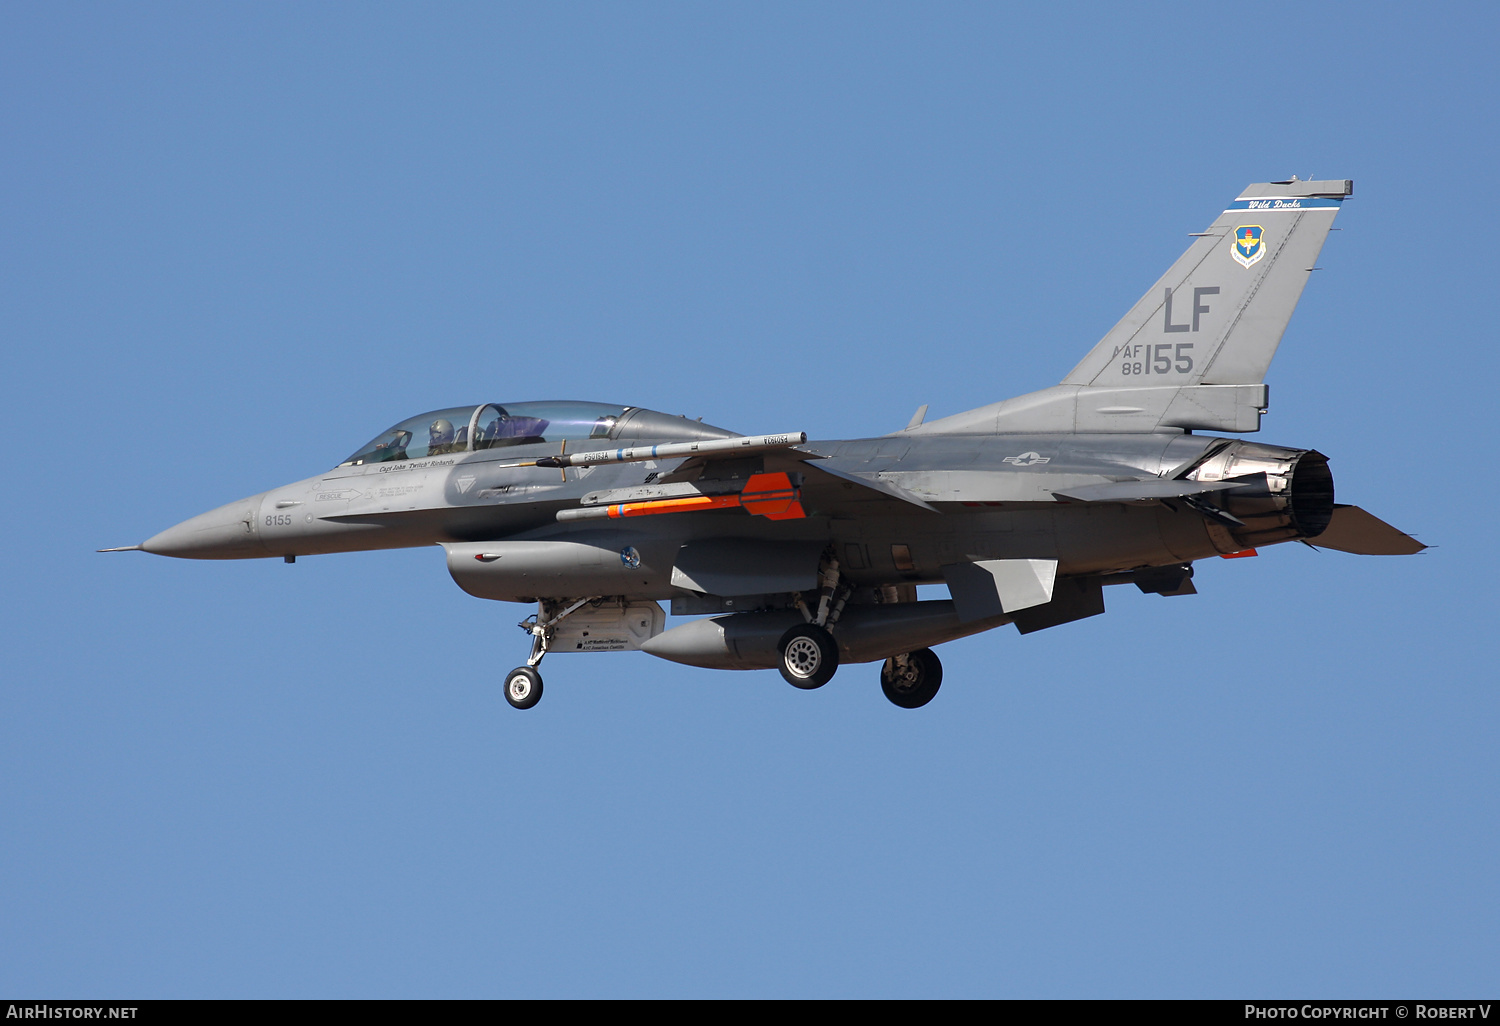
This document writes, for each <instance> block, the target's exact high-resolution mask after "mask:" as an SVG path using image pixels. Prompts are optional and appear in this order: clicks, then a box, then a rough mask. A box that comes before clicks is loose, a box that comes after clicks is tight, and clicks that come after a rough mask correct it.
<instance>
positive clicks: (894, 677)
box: [880, 648, 943, 709]
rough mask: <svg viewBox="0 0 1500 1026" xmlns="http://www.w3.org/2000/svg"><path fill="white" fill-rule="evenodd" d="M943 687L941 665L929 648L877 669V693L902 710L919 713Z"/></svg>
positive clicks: (905, 655)
mask: <svg viewBox="0 0 1500 1026" xmlns="http://www.w3.org/2000/svg"><path fill="white" fill-rule="evenodd" d="M942 684H943V664H942V661H941V660H939V659H938V657H937V653H936V652H934V651H933V650H932V649H930V648H919V649H917V650H916V651H915V652H907V653H905V654H904V655H895V656H891V657H890V658H889V659H887V660H886V661H885V665H884V666H882V667H881V668H880V690H881V691H884V692H885V697H886V698H889V699H890V700H891V701H892V702H894V703H896V704H897V705H899V706H900V707H901V708H903V709H920V708H921V707H922V706H924V705H926V704H927V703H928V702H930V701H932V699H933V696H935V695H936V694H937V693H938V688H939V687H941V686H942Z"/></svg>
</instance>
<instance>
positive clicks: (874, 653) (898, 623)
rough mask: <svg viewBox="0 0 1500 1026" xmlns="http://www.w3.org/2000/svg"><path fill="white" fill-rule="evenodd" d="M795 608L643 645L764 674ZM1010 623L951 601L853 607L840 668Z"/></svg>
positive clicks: (730, 619)
mask: <svg viewBox="0 0 1500 1026" xmlns="http://www.w3.org/2000/svg"><path fill="white" fill-rule="evenodd" d="M804 622H805V620H804V618H803V616H802V614H801V613H799V612H798V611H796V610H795V609H778V610H766V611H763V612H758V613H730V614H728V615H727V616H715V617H710V618H709V619H707V620H694V621H693V622H692V623H685V624H683V625H682V626H680V627H673V628H672V629H671V630H669V631H664V632H663V633H661V634H658V635H657V636H656V637H654V638H652V639H651V640H650V641H647V642H646V643H645V644H643V645H642V646H641V651H643V652H646V653H647V654H649V655H654V656H657V657H658V658H661V659H667V660H670V661H672V662H674V663H686V664H687V665H689V666H702V667H705V668H707V669H710V670H766V669H771V668H772V667H775V666H777V665H779V663H780V660H781V653H780V648H779V646H778V642H780V640H781V636H782V635H783V634H785V633H786V631H787V628H789V627H795V626H796V625H797V624H800V623H804ZM1009 622H1010V617H1008V616H994V617H989V618H988V619H983V620H971V621H969V622H968V623H964V622H962V621H960V620H959V616H958V610H957V609H955V608H954V605H953V603H952V602H951V601H941V602H902V603H896V604H893V605H883V606H849V607H847V608H846V609H845V610H844V615H843V616H842V617H841V618H840V619H839V621H838V623H837V624H835V625H834V627H833V628H832V634H833V640H834V641H836V642H838V646H839V661H840V662H841V663H869V662H874V661H875V660H877V659H886V658H889V657H890V656H893V655H900V654H901V653H903V652H914V651H916V650H917V649H921V648H931V647H932V646H934V645H940V644H942V643H943V642H945V641H953V640H954V639H956V638H965V637H968V636H969V635H970V634H978V633H979V632H981V631H987V630H989V629H990V628H992V627H999V626H1001V625H1002V624H1007V623H1009Z"/></svg>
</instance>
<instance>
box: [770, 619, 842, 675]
mask: <svg viewBox="0 0 1500 1026" xmlns="http://www.w3.org/2000/svg"><path fill="white" fill-rule="evenodd" d="M776 647H777V649H778V650H779V651H780V652H781V661H780V663H778V664H777V669H779V670H780V671H781V676H782V677H783V678H784V679H785V680H786V682H787V683H788V684H790V685H791V686H792V687H794V688H801V689H802V690H804V691H811V690H812V689H813V688H820V687H822V686H823V685H824V684H827V683H828V682H829V681H831V680H832V679H833V675H834V673H835V672H836V671H837V670H838V668H839V645H838V642H836V641H834V640H833V635H832V634H829V633H828V632H827V631H826V630H824V629H823V628H822V627H819V626H818V625H817V624H813V623H802V624H798V625H797V626H795V627H793V628H791V629H790V630H788V631H787V632H786V633H785V634H783V635H782V636H781V640H780V641H779V642H777V645H776Z"/></svg>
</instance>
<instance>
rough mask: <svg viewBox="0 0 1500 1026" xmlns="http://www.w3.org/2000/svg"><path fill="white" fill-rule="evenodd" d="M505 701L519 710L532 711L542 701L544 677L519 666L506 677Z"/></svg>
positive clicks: (530, 669)
mask: <svg viewBox="0 0 1500 1026" xmlns="http://www.w3.org/2000/svg"><path fill="white" fill-rule="evenodd" d="M505 700H506V701H507V702H509V703H510V704H511V705H513V706H515V707H516V708H517V709H530V708H531V707H532V706H534V705H536V704H537V703H538V702H540V701H541V700H542V675H541V674H540V673H537V672H536V671H535V670H533V669H532V668H531V667H529V666H517V667H516V668H515V669H514V670H511V671H510V672H509V673H507V674H506V675H505Z"/></svg>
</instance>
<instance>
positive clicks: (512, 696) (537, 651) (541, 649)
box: [505, 596, 597, 709]
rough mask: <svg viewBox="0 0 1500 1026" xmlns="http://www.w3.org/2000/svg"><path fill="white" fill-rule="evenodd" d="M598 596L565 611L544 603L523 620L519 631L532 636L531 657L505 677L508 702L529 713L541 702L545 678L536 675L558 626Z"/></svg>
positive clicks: (549, 602) (561, 607)
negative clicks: (529, 710) (543, 679)
mask: <svg viewBox="0 0 1500 1026" xmlns="http://www.w3.org/2000/svg"><path fill="white" fill-rule="evenodd" d="M595 598H597V596H591V597H589V598H581V599H579V600H578V601H577V602H574V603H572V604H571V605H568V606H566V607H564V606H563V604H562V602H552V601H549V600H548V599H542V601H541V602H539V603H537V611H536V613H534V614H533V615H531V616H528V617H527V618H526V619H524V620H522V621H521V622H520V623H519V624H517V626H518V627H520V628H521V629H522V630H523V631H525V632H526V633H527V634H530V635H531V655H530V656H529V657H527V659H526V665H525V666H517V667H516V668H515V669H514V670H511V671H510V672H509V673H507V674H506V675H505V700H506V701H507V702H509V703H510V704H511V705H512V706H514V707H515V708H517V709H530V708H531V707H532V706H534V705H536V704H537V703H538V702H540V701H541V700H542V675H541V674H540V673H538V672H537V669H536V668H537V667H538V666H540V665H541V662H542V657H543V656H545V655H546V654H547V645H548V644H549V643H550V642H551V641H552V635H553V632H554V630H555V628H556V627H557V625H558V624H559V623H560V622H561V621H563V620H564V619H566V618H567V617H569V616H572V615H573V614H574V613H576V612H577V611H578V610H580V609H582V608H583V607H584V606H586V605H588V604H589V603H590V602H592V601H594V599H595Z"/></svg>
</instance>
